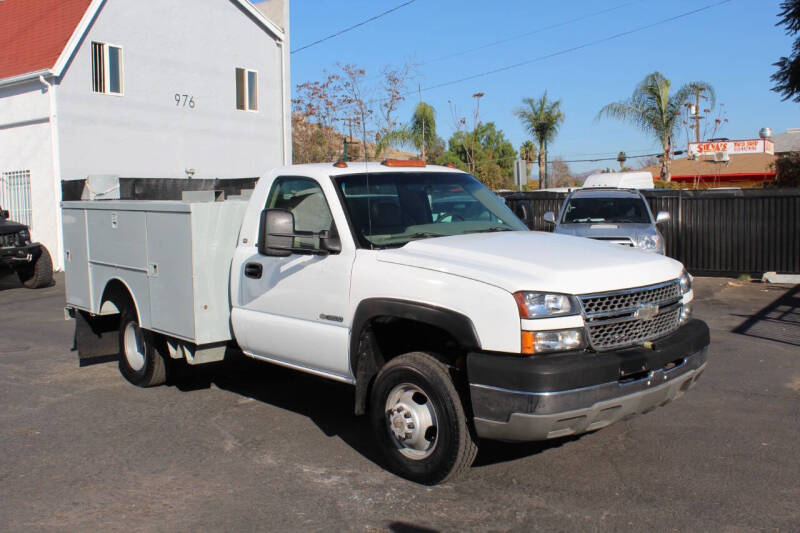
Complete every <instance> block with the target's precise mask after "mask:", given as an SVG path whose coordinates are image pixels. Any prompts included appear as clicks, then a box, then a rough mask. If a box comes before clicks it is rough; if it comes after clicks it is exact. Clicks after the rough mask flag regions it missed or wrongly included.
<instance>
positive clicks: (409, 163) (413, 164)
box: [381, 159, 425, 168]
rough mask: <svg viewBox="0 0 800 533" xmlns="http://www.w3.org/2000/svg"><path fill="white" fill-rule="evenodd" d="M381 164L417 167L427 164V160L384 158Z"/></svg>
mask: <svg viewBox="0 0 800 533" xmlns="http://www.w3.org/2000/svg"><path fill="white" fill-rule="evenodd" d="M381 165H383V166H385V167H417V168H421V167H424V166H425V161H420V160H419V159H384V160H383V162H381Z"/></svg>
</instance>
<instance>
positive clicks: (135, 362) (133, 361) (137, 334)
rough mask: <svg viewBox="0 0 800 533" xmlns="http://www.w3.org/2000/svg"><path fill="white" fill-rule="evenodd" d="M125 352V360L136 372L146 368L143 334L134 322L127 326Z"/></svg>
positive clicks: (124, 336) (124, 339)
mask: <svg viewBox="0 0 800 533" xmlns="http://www.w3.org/2000/svg"><path fill="white" fill-rule="evenodd" d="M122 340H123V352H124V355H125V359H126V360H127V361H128V366H130V367H131V368H132V369H133V370H135V371H137V372H138V371H140V370H141V369H143V368H144V346H143V343H142V334H141V331H140V330H139V326H137V325H136V323H134V322H128V325H127V326H125V333H124V335H123V339H122Z"/></svg>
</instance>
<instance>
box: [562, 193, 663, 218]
mask: <svg viewBox="0 0 800 533" xmlns="http://www.w3.org/2000/svg"><path fill="white" fill-rule="evenodd" d="M594 222H615V223H619V222H627V223H635V224H649V223H650V214H649V213H648V211H647V207H646V206H645V205H644V202H643V201H642V199H641V198H570V200H569V201H568V202H567V207H566V209H564V218H563V219H562V221H561V223H562V224H581V223H594Z"/></svg>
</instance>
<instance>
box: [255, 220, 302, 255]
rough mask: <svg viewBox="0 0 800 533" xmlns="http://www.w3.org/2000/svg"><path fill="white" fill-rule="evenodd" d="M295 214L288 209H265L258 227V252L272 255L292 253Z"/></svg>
mask: <svg viewBox="0 0 800 533" xmlns="http://www.w3.org/2000/svg"><path fill="white" fill-rule="evenodd" d="M293 244H294V215H293V214H292V212H291V211H288V210H286V209H264V210H263V211H261V225H260V226H259V229H258V253H260V254H261V255H266V256H270V257H287V256H290V255H292V245H293Z"/></svg>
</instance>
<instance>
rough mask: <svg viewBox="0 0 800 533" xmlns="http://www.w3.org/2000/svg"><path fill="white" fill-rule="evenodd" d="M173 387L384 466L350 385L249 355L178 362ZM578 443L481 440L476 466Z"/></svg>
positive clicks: (568, 439)
mask: <svg viewBox="0 0 800 533" xmlns="http://www.w3.org/2000/svg"><path fill="white" fill-rule="evenodd" d="M169 383H170V384H171V385H173V386H175V387H176V388H178V389H179V390H182V391H185V392H191V391H194V390H201V389H207V388H209V387H211V386H212V385H213V386H216V387H218V388H220V389H222V390H226V391H229V392H233V393H235V394H238V395H241V396H245V397H248V398H252V399H254V400H258V401H260V402H264V403H266V404H269V405H273V406H275V407H279V408H281V409H286V410H289V411H292V412H294V413H298V414H301V415H303V416H306V417H308V418H309V419H310V420H311V421H313V422H314V423H315V424H316V425H317V426H318V427H319V428H320V430H322V432H323V433H324V434H325V435H326V436H328V437H338V438H340V439H342V440H343V441H344V442H345V443H347V444H348V445H349V446H350V447H351V448H353V449H354V450H356V451H357V452H358V453H360V454H361V455H362V456H364V457H365V458H367V459H369V460H370V461H372V462H374V463H376V464H378V465H379V466H381V467H385V465H384V462H383V459H382V456H381V453H380V450H379V449H378V448H377V446H375V444H374V441H375V439H374V437H373V434H372V429H371V427H370V424H369V418H368V417H367V416H356V415H355V414H354V413H353V402H354V392H355V389H354V388H353V387H352V386H351V385H347V384H344V383H338V382H336V381H331V380H328V379H323V378H320V377H317V376H312V375H310V374H305V373H303V372H297V371H295V370H291V369H288V368H283V367H280V366H277V365H273V364H269V363H262V362H259V361H255V360H253V359H250V358H248V357H246V356H244V355H235V356H233V357H230V359H229V360H227V359H226V360H225V361H223V362H220V363H212V364H208V365H202V366H196V367H190V366H188V365H186V364H184V363H183V362H173V364H172V365H171V370H170V374H169ZM578 438H580V437H566V438H562V439H554V440H549V441H543V442H531V443H504V442H497V441H481V443H480V451H479V453H478V457H477V458H476V460H475V463H474V465H473V466H474V467H483V466H489V465H493V464H497V463H503V462H508V461H514V460H517V459H522V458H525V457H529V456H531V455H536V454H539V453H541V452H543V451H545V450H549V449H552V448H557V447H559V446H562V445H563V444H565V443H567V442H571V441H573V440H577V439H578ZM400 526H402V524H401V525H400Z"/></svg>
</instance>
